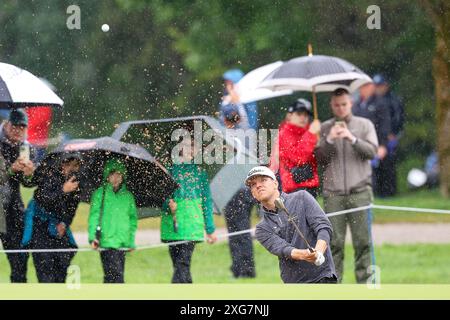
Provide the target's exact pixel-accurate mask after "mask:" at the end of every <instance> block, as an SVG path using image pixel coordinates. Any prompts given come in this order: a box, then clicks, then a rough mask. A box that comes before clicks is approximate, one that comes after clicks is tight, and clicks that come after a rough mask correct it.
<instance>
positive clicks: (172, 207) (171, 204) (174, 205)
mask: <svg viewBox="0 0 450 320" xmlns="http://www.w3.org/2000/svg"><path fill="white" fill-rule="evenodd" d="M169 208H170V211H171V212H172V213H173V214H175V213H176V212H177V203H176V202H175V201H174V200H173V199H170V200H169Z"/></svg>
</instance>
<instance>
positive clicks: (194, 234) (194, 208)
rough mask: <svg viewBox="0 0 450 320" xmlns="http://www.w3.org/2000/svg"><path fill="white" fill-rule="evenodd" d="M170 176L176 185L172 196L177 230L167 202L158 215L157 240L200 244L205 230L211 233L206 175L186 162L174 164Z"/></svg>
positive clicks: (212, 222) (211, 216)
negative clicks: (175, 205) (175, 207)
mask: <svg viewBox="0 0 450 320" xmlns="http://www.w3.org/2000/svg"><path fill="white" fill-rule="evenodd" d="M170 173H171V174H172V177H173V178H174V179H175V181H176V182H177V183H178V184H179V185H180V187H179V188H178V189H177V190H176V191H175V192H174V195H173V199H174V201H175V202H176V203H177V212H176V220H177V223H178V230H177V232H175V230H174V223H173V216H172V213H171V211H170V209H169V206H168V203H169V202H168V200H167V201H166V202H165V203H164V205H163V212H162V215H161V240H162V241H168V240H192V241H202V240H204V231H205V230H206V233H207V234H211V233H213V232H214V230H215V226H214V219H213V202H212V198H211V191H210V188H209V181H208V175H207V174H206V172H205V171H204V170H203V169H202V168H201V167H200V166H198V165H196V164H189V163H188V164H185V163H183V164H175V165H174V166H173V167H172V168H171V169H170Z"/></svg>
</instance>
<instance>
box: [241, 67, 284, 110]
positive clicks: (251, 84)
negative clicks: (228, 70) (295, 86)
mask: <svg viewBox="0 0 450 320" xmlns="http://www.w3.org/2000/svg"><path fill="white" fill-rule="evenodd" d="M282 64H283V62H282V61H277V62H274V63H270V64H267V65H265V66H262V67H259V68H257V69H255V70H252V71H250V72H249V73H247V74H246V75H245V76H244V77H243V78H242V79H241V80H240V81H239V82H238V83H237V84H236V88H237V92H238V94H239V98H240V101H241V103H249V102H253V101H259V100H265V99H270V98H275V97H280V96H285V95H290V94H292V93H293V91H292V90H278V91H273V90H270V89H266V88H258V86H259V85H260V84H261V82H262V81H263V80H264V79H265V78H266V77H267V76H268V75H269V74H270V73H272V72H273V71H274V70H275V69H277V68H279V67H280V66H281V65H282Z"/></svg>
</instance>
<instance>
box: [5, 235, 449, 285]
mask: <svg viewBox="0 0 450 320" xmlns="http://www.w3.org/2000/svg"><path fill="white" fill-rule="evenodd" d="M375 252H376V259H377V261H376V262H377V265H378V266H379V267H380V270H381V283H385V284H388V283H389V284H406V283H410V284H449V283H450V277H449V273H448V266H449V265H450V253H449V252H450V244H445V245H428V244H426V245H425V244H417V245H395V246H394V245H382V246H377V247H375ZM230 261H231V260H230V255H229V250H228V245H227V243H218V244H214V245H207V244H199V245H197V246H196V248H195V251H194V255H193V261H192V277H193V281H194V283H241V284H247V283H248V284H250V283H281V280H280V276H279V269H278V259H277V258H276V257H275V256H273V255H271V254H269V253H268V252H267V251H266V250H265V249H264V248H263V247H262V246H261V245H259V244H258V243H256V242H255V261H256V269H257V271H256V272H257V278H255V279H238V280H236V279H233V278H232V277H231V273H230V271H229V266H230ZM72 264H74V265H78V266H79V267H80V270H81V281H82V283H100V282H102V279H103V278H102V277H103V272H102V268H101V264H100V258H99V255H98V253H96V252H79V253H77V255H76V256H75V258H74V260H73V262H72ZM0 266H1V267H0V283H6V282H8V274H9V267H8V263H7V261H6V257H5V255H4V254H0ZM125 271H126V272H125V274H126V282H127V283H170V279H171V276H172V265H171V261H170V258H169V253H168V250H167V248H157V249H152V250H144V251H137V252H133V253H129V254H128V255H127V260H126V268H125ZM29 281H30V282H36V277H35V273H34V267H33V266H32V263H31V259H30V261H29ZM344 283H355V278H354V274H353V250H352V248H351V246H347V247H346V259H345V272H344Z"/></svg>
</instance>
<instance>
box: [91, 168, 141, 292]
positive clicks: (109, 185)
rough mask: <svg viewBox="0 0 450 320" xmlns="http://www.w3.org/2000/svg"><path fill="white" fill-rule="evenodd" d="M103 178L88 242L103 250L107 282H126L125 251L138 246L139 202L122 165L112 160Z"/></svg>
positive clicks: (94, 201)
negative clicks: (128, 185)
mask: <svg viewBox="0 0 450 320" xmlns="http://www.w3.org/2000/svg"><path fill="white" fill-rule="evenodd" d="M103 177H104V183H103V185H102V186H101V187H100V188H98V189H97V190H96V191H95V192H94V194H93V196H92V201H91V209H90V214H89V226H88V231H89V243H91V246H92V247H93V248H94V249H98V248H101V249H102V251H100V258H101V261H102V265H103V271H104V282H105V283H124V271H125V252H126V251H125V249H129V250H133V249H134V248H135V247H136V245H135V234H136V229H137V209H136V202H135V199H134V196H133V194H132V193H131V192H130V191H128V189H127V187H126V177H127V170H126V167H125V165H124V164H123V163H122V162H120V161H118V160H115V159H111V160H109V161H108V162H107V163H106V165H105V169H104V175H103Z"/></svg>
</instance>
